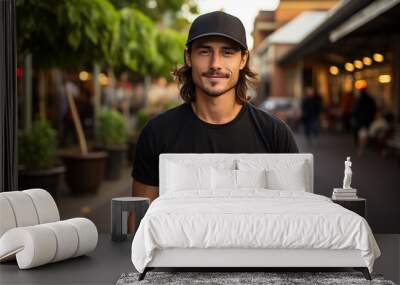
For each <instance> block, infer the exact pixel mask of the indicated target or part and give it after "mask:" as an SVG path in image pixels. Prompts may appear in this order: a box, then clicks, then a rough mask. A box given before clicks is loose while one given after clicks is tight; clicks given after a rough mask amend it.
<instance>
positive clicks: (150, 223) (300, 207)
mask: <svg viewBox="0 0 400 285" xmlns="http://www.w3.org/2000/svg"><path fill="white" fill-rule="evenodd" d="M210 194H211V193H210ZM218 195H219V196H218V197H216V196H215V193H213V194H212V195H207V193H204V192H202V193H201V194H200V195H199V192H198V191H184V192H172V193H166V194H164V195H162V196H161V197H159V198H157V199H156V200H155V201H154V202H153V203H152V204H151V206H150V208H149V210H148V211H147V213H146V215H145V217H144V218H143V220H142V222H141V223H140V226H139V228H138V231H137V232H136V235H135V237H134V239H133V243H132V262H133V265H134V266H135V268H136V269H137V270H138V271H139V272H143V270H144V268H145V267H146V265H147V264H148V263H149V262H150V261H151V260H152V257H153V252H154V250H155V249H164V248H176V247H177V248H275V249H278V248H302V249H305V248H306V249H307V248H309V249H311V248H314V249H358V250H360V251H361V256H362V258H363V259H364V260H365V264H366V266H367V267H368V269H369V271H370V272H372V267H373V263H374V260H375V259H376V258H377V257H379V256H380V250H379V248H378V246H377V244H376V241H375V239H374V236H373V235H372V232H371V229H370V227H369V225H368V223H367V222H366V221H365V219H364V218H362V217H360V216H359V215H357V214H355V213H353V212H351V211H349V210H347V209H344V208H343V207H341V206H339V205H337V204H335V203H333V202H332V201H331V200H330V199H328V198H326V197H324V196H320V195H316V194H312V193H307V192H300V191H278V190H265V189H247V190H240V191H234V192H229V191H226V192H223V191H222V192H219V194H218Z"/></svg>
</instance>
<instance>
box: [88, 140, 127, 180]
mask: <svg viewBox="0 0 400 285" xmlns="http://www.w3.org/2000/svg"><path fill="white" fill-rule="evenodd" d="M95 150H100V151H104V152H107V154H108V156H107V159H106V165H105V173H104V177H105V179H106V180H118V179H119V178H120V177H121V173H122V169H123V167H124V165H125V162H126V153H127V146H126V145H115V146H96V147H95Z"/></svg>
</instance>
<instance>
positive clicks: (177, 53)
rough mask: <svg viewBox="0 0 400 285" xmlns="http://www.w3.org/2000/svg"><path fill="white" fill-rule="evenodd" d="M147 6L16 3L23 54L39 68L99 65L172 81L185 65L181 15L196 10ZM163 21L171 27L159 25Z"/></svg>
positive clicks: (177, 4)
mask: <svg viewBox="0 0 400 285" xmlns="http://www.w3.org/2000/svg"><path fill="white" fill-rule="evenodd" d="M148 2H149V1H145V0H136V1H128V0H63V1H51V0H17V2H16V3H17V39H18V47H19V50H20V53H23V52H26V51H29V52H31V53H32V54H33V57H34V60H35V63H34V64H35V66H37V67H38V66H39V67H45V68H46V67H51V66H64V67H68V66H72V67H79V66H83V65H87V64H91V63H93V62H98V63H100V64H102V65H108V66H111V67H115V68H124V67H127V68H129V69H130V70H132V71H135V72H138V73H140V74H143V75H155V76H159V75H164V76H168V75H169V73H170V69H171V68H172V67H173V66H174V65H176V64H179V63H182V62H183V49H184V42H185V38H186V35H183V34H181V32H182V30H183V29H184V27H186V26H187V22H185V21H187V20H186V19H185V18H184V17H182V15H181V13H180V9H181V7H182V6H184V7H186V9H189V10H190V11H193V12H196V11H197V10H196V9H197V6H196V5H195V4H193V0H165V1H161V0H158V1H156V0H154V1H153V2H154V3H156V6H155V7H153V8H151V7H150V6H149V5H148ZM115 7H117V8H115ZM165 15H169V25H166V24H165V23H164V24H162V25H159V23H160V22H163V21H164V20H165V19H166V17H165ZM167 18H168V17H167ZM171 19H172V20H171ZM156 23H157V24H156ZM169 26H170V27H171V28H168V27H169ZM173 29H175V30H173ZM176 29H178V31H176Z"/></svg>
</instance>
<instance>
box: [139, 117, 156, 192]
mask: <svg viewBox="0 0 400 285" xmlns="http://www.w3.org/2000/svg"><path fill="white" fill-rule="evenodd" d="M155 138H156V137H155V133H154V132H153V131H152V128H151V125H150V124H149V123H147V124H146V125H145V127H144V128H143V130H142V132H141V133H140V135H139V139H138V142H137V145H136V151H135V160H134V162H133V169H132V177H133V179H136V180H138V181H139V182H142V183H143V184H146V185H151V186H158V184H159V180H158V150H157V144H156V139H155Z"/></svg>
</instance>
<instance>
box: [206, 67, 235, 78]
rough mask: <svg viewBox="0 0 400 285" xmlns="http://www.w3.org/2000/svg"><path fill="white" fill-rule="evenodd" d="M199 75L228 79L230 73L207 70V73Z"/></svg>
mask: <svg viewBox="0 0 400 285" xmlns="http://www.w3.org/2000/svg"><path fill="white" fill-rule="evenodd" d="M201 75H202V76H216V77H222V78H229V77H230V73H227V72H221V71H217V70H215V69H209V70H208V71H206V72H203V73H202V74H201Z"/></svg>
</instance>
